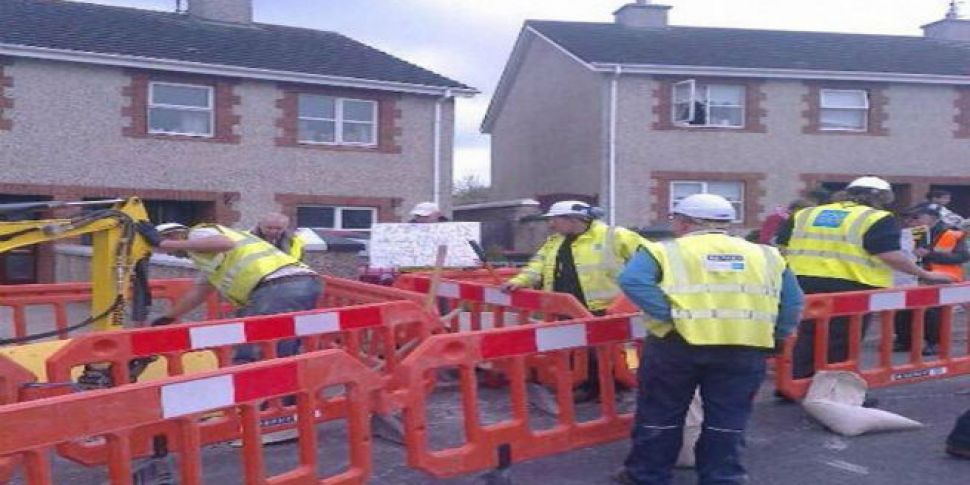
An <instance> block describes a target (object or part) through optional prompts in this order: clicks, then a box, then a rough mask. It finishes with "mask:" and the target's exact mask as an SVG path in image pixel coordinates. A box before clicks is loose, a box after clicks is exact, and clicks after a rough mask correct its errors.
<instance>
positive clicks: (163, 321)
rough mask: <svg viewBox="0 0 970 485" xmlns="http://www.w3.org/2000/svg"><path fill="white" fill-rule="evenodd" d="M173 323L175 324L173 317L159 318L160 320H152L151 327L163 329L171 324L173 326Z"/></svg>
mask: <svg viewBox="0 0 970 485" xmlns="http://www.w3.org/2000/svg"><path fill="white" fill-rule="evenodd" d="M173 322H175V319H174V318H172V317H158V318H156V319H154V320H152V323H151V326H153V327H161V326H163V325H169V324H171V323H173Z"/></svg>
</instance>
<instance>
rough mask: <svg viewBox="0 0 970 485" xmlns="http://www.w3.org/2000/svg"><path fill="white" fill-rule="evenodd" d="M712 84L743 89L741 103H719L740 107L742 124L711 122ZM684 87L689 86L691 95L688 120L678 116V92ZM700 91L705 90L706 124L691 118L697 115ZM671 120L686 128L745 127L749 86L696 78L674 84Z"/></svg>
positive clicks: (671, 93) (676, 124)
mask: <svg viewBox="0 0 970 485" xmlns="http://www.w3.org/2000/svg"><path fill="white" fill-rule="evenodd" d="M711 86H731V87H738V88H741V89H742V92H743V96H742V97H741V103H740V104H738V105H719V106H720V107H722V108H723V107H730V108H739V109H740V110H741V124H740V125H713V124H710V119H711ZM683 87H689V89H690V91H689V92H690V96H689V99H688V103H690V107H689V108H688V113H687V115H688V117H687V119H686V120H684V119H678V118H677V104H678V103H677V92H678V90H679V89H681V88H683ZM699 91H703V92H704V102H703V103H701V104H702V105H703V106H704V124H693V123H691V120H693V119H694V118H696V117H697V103H698V100H697V93H698V92H699ZM670 99H671V103H670V120H671V122H672V123H673V124H674V126H679V127H684V128H725V129H732V130H740V129H744V127H745V123H746V121H747V120H746V119H745V117H746V111H747V106H746V105H747V99H748V87H747V86H746V85H744V84H730V83H717V82H715V83H698V82H697V80H695V79H687V80H684V81H679V82H676V83H674V84H673V86H672V87H671V92H670Z"/></svg>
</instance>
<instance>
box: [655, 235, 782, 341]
mask: <svg viewBox="0 0 970 485" xmlns="http://www.w3.org/2000/svg"><path fill="white" fill-rule="evenodd" d="M647 250H648V251H650V254H652V255H653V257H654V258H655V259H656V260H657V262H658V263H659V264H660V270H661V271H662V272H663V273H662V275H661V280H660V289H661V290H663V292H664V293H665V294H666V295H667V298H668V300H669V301H670V311H671V316H672V317H673V322H674V325H673V328H676V329H677V333H679V334H680V335H681V336H682V337H683V338H684V340H686V341H687V342H688V343H690V344H691V345H742V346H747V347H763V348H772V347H774V344H775V341H774V332H775V322H776V320H777V318H778V305H779V303H780V300H781V285H782V274H783V273H784V271H785V260H784V259H783V258H782V257H781V254H779V253H778V250H777V249H775V248H773V247H770V246H765V245H761V244H754V243H750V242H748V241H745V240H743V239H741V238H737V237H731V236H728V235H727V234H724V233H721V232H709V233H696V234H689V235H686V236H682V237H680V238H677V239H674V240H671V241H665V242H662V243H660V244H656V245H650V246H647ZM647 328H648V329H649V330H650V331H651V333H653V334H655V335H658V336H663V335H666V334H667V333H668V332H670V330H671V329H672V327H671V325H670V324H669V323H666V322H660V321H656V320H649V321H648V323H647Z"/></svg>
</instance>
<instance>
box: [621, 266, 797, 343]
mask: <svg viewBox="0 0 970 485" xmlns="http://www.w3.org/2000/svg"><path fill="white" fill-rule="evenodd" d="M661 276H662V274H661V271H660V265H659V264H658V263H657V260H656V259H654V258H653V256H651V255H650V253H649V252H647V251H646V250H644V249H641V250H640V251H638V252H637V254H636V255H634V256H633V259H631V260H630V262H629V263H627V265H626V267H625V268H624V269H623V272H621V273H620V276H619V279H618V281H619V283H620V288H621V289H622V290H623V293H625V294H626V296H627V298H629V299H630V301H632V302H633V303H634V304H636V305H637V306H638V307H640V308H642V309H643V311H644V312H646V313H647V315H650V316H651V317H653V318H655V319H657V320H660V321H663V322H668V323H673V317H671V314H670V301H668V300H667V295H666V294H664V292H663V290H661V289H660V286H659V284H658V283H659V282H660V278H661ZM804 306H805V295H804V294H803V293H802V289H801V287H799V286H798V280H797V279H796V278H795V274H794V273H792V272H791V270H789V269H788V268H785V272H784V274H783V276H782V283H781V301H780V302H779V304H778V318H777V320H776V321H775V338H776V339H783V338H785V337H787V336H788V335H791V333H792V332H793V331H795V327H797V326H798V322H799V317H800V316H801V313H802V307H804Z"/></svg>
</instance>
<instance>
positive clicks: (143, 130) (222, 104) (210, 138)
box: [121, 71, 240, 144]
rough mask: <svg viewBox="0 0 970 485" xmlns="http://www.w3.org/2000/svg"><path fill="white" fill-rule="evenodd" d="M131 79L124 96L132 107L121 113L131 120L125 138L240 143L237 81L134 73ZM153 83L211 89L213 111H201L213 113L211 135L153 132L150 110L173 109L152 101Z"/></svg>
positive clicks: (170, 74) (169, 74)
mask: <svg viewBox="0 0 970 485" xmlns="http://www.w3.org/2000/svg"><path fill="white" fill-rule="evenodd" d="M129 76H130V78H131V82H130V84H129V85H128V86H126V87H124V88H123V90H122V94H123V95H124V96H125V97H127V98H128V99H129V102H128V106H125V107H124V108H122V109H121V114H122V115H123V116H124V117H126V118H128V119H129V125H128V126H126V127H124V128H123V129H122V134H123V135H124V136H127V137H132V138H156V139H161V140H192V141H206V142H216V143H232V144H237V143H239V135H238V134H236V132H235V131H236V127H237V126H238V125H239V122H240V117H239V115H237V114H236V113H235V109H234V107H235V106H237V105H239V103H240V98H239V96H236V95H235V94H234V87H235V84H236V81H235V80H231V79H224V78H215V77H207V76H195V75H188V74H173V73H160V72H153V71H132V72H130V73H129ZM153 84H155V85H156V86H163V87H170V88H177V87H179V86H185V87H206V88H208V89H209V90H210V91H209V96H208V99H207V101H208V106H209V108H208V109H197V112H198V113H205V112H211V121H210V125H209V128H210V131H211V135H205V136H203V135H188V134H178V133H164V132H159V131H155V130H152V129H150V127H149V110H150V109H159V110H165V109H169V110H170V111H171V110H173V108H172V107H170V108H166V107H165V106H164V100H161V99H157V98H156V99H154V100H152V99H151V94H152V85H153ZM156 89H158V88H156ZM153 101H154V103H153ZM191 109H192V108H191V107H188V109H186V110H184V111H188V110H191ZM174 110H176V111H178V109H177V108H174Z"/></svg>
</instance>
